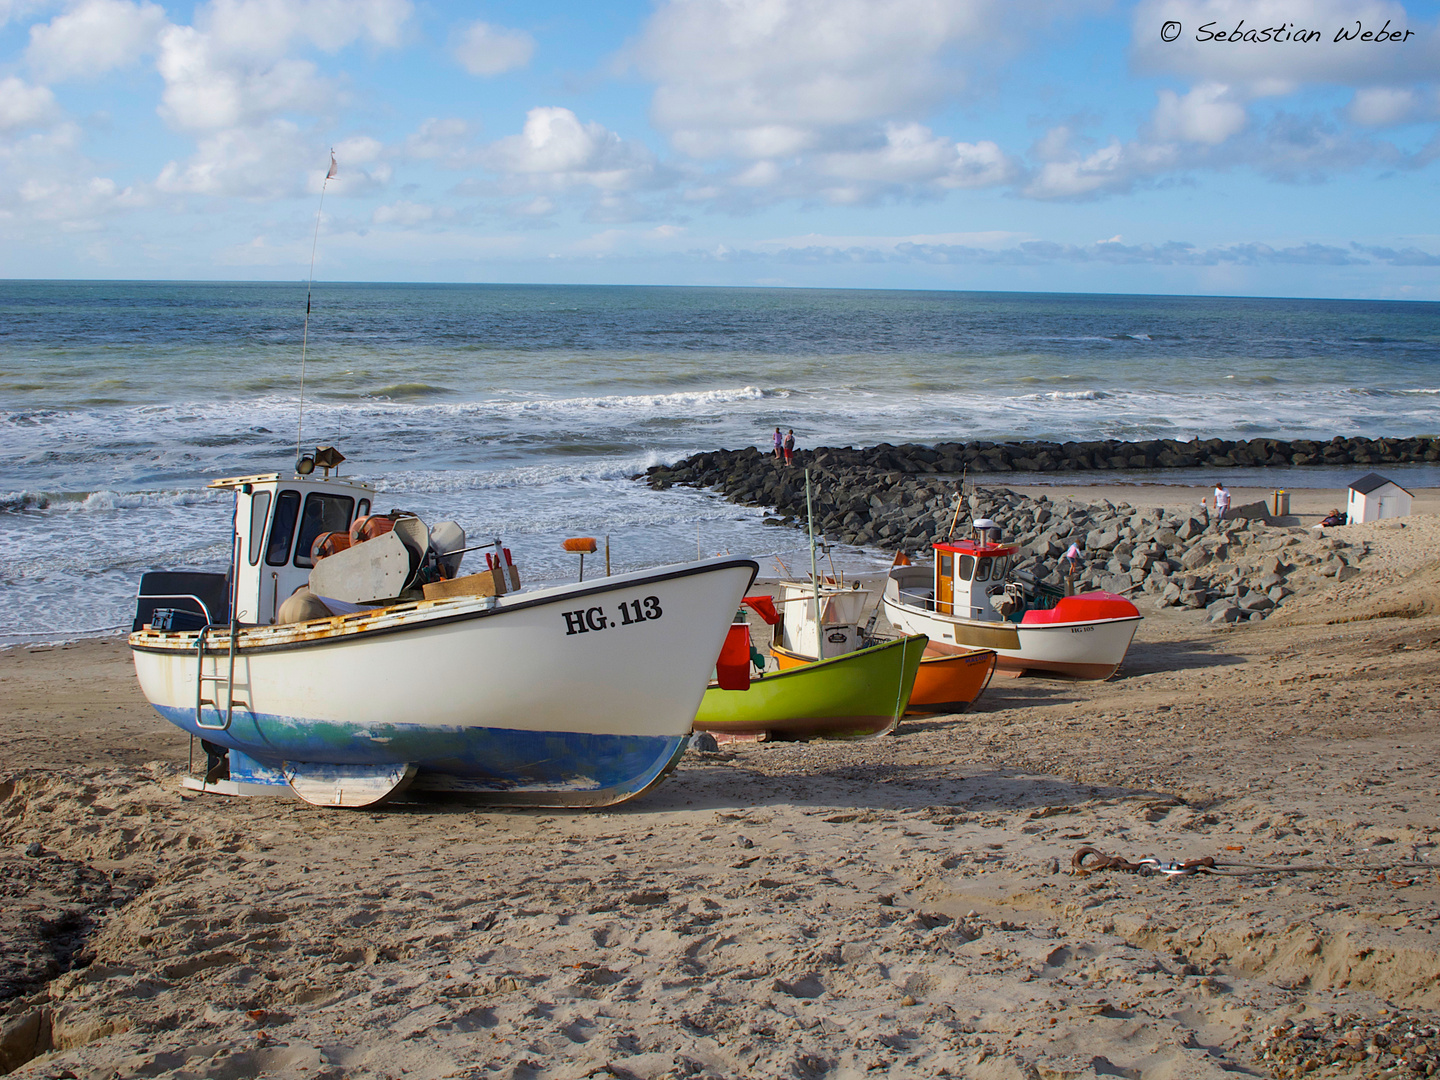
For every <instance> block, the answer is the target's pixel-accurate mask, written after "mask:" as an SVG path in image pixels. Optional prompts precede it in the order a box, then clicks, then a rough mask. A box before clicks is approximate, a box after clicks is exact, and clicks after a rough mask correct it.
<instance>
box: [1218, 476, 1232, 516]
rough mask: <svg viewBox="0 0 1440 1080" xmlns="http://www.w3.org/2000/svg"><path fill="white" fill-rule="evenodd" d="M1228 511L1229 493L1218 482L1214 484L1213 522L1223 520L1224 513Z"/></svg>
mask: <svg viewBox="0 0 1440 1080" xmlns="http://www.w3.org/2000/svg"><path fill="white" fill-rule="evenodd" d="M1229 509H1230V492H1229V490H1228V489H1227V488H1226V487H1225V485H1224V484H1223V483H1221V482H1219V481H1217V482H1216V484H1215V520H1216V522H1217V523H1218V522H1221V521H1224V520H1225V511H1226V510H1229Z"/></svg>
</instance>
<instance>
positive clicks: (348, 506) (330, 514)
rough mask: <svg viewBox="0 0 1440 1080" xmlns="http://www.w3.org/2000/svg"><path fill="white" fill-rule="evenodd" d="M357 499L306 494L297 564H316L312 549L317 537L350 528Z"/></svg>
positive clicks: (315, 493)
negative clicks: (311, 554) (312, 556)
mask: <svg viewBox="0 0 1440 1080" xmlns="http://www.w3.org/2000/svg"><path fill="white" fill-rule="evenodd" d="M354 511H355V500H354V499H352V498H351V497H350V496H349V495H328V494H326V493H325V492H323V491H312V492H310V494H309V495H307V496H305V513H304V515H303V516H302V518H301V520H300V539H299V541H298V542H297V543H296V545H295V565H296V566H314V565H315V560H314V559H312V558H311V557H310V549H311V548H312V547H313V546H314V544H315V539H316V537H318V536H320V535H321V534H322V533H327V532H344V531H345V530H346V529H349V528H350V516H351V514H353V513H354Z"/></svg>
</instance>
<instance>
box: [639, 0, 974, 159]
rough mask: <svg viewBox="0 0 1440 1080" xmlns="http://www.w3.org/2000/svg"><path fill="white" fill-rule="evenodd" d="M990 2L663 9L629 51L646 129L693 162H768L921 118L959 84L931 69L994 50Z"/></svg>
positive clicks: (957, 78)
mask: <svg viewBox="0 0 1440 1080" xmlns="http://www.w3.org/2000/svg"><path fill="white" fill-rule="evenodd" d="M998 10H999V8H998V5H997V4H996V3H993V2H992V0H891V2H889V3H879V2H877V0H668V2H665V3H662V4H661V6H660V7H659V8H658V10H657V11H656V12H655V15H654V16H653V17H652V19H651V21H650V23H649V24H648V25H647V27H646V29H645V32H644V34H643V36H642V38H641V40H640V42H639V44H638V46H637V47H636V49H635V54H634V55H635V60H636V63H637V64H638V66H639V67H640V69H641V70H642V71H643V72H644V73H645V74H647V75H649V76H650V77H652V78H653V79H655V81H656V83H657V86H656V90H655V98H654V104H653V107H652V113H653V116H654V119H655V122H656V123H657V124H658V125H659V126H660V127H661V128H662V129H663V130H665V131H667V132H669V133H670V134H671V136H672V138H674V139H675V141H676V145H677V146H680V147H681V148H682V149H684V150H685V151H686V152H687V153H690V154H692V155H694V156H697V157H708V156H725V155H730V154H737V155H740V156H745V157H752V158H755V157H769V156H775V155H777V154H783V153H794V152H796V151H798V150H800V149H804V148H806V147H808V146H809V145H812V143H813V140H814V135H813V132H815V131H816V130H824V129H827V128H833V127H836V126H846V125H853V124H857V123H863V122H866V121H875V120H883V119H888V118H892V117H896V116H897V115H905V114H909V113H913V112H915V111H916V110H922V109H924V108H925V107H927V106H929V105H930V104H933V103H934V102H936V101H938V100H939V99H940V98H942V97H943V96H944V95H945V94H947V93H949V92H952V91H954V90H955V89H957V88H958V87H959V86H960V85H961V84H962V83H963V75H962V73H961V72H960V71H958V69H955V68H953V67H947V66H945V65H944V64H942V63H941V62H940V59H941V55H942V54H943V53H944V52H945V51H946V50H947V49H948V48H950V47H952V46H953V45H955V44H956V43H957V42H958V41H960V40H962V39H963V40H970V41H978V40H989V41H990V42H992V43H993V42H994V41H995V37H996V35H998V34H999V32H1000V27H999V23H998V22H997V21H996V19H995V15H996V12H997V11H998Z"/></svg>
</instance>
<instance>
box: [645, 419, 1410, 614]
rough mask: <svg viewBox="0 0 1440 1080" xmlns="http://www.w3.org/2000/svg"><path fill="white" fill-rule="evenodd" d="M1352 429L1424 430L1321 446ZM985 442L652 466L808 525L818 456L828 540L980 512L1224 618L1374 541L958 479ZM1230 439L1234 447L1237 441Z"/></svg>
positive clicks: (1134, 586)
mask: <svg viewBox="0 0 1440 1080" xmlns="http://www.w3.org/2000/svg"><path fill="white" fill-rule="evenodd" d="M1211 441H1212V442H1221V440H1211ZM1257 441H1258V440H1257ZM1264 441H1266V442H1273V443H1275V444H1276V445H1277V446H1286V447H1294V446H1295V445H1296V443H1293V442H1292V443H1279V442H1278V441H1277V440H1264ZM1352 441H1354V442H1365V443H1366V444H1367V445H1382V444H1387V443H1388V444H1396V445H1398V444H1400V443H1409V442H1412V441H1415V442H1419V441H1421V440H1383V439H1381V440H1344V441H1343V442H1339V443H1326V444H1323V445H1324V446H1326V447H1329V446H1335V445H1347V444H1348V443H1350V442H1352ZM1423 441H1424V442H1425V443H1426V444H1427V446H1428V445H1432V444H1433V443H1434V440H1429V439H1426V440H1423ZM984 445H987V444H971V445H970V446H968V447H964V446H962V445H961V444H957V443H950V444H941V445H940V446H936V447H924V446H914V445H906V446H888V445H884V444H882V445H881V446H877V447H871V448H868V449H862V450H855V449H849V448H828V447H822V448H820V449H818V450H815V451H810V452H804V453H800V454H797V455H796V463H795V465H794V466H791V467H784V466H777V465H776V464H775V462H774V461H773V459H771V458H770V456H769V455H766V454H762V453H761V452H760V451H759V450H756V449H755V448H754V447H748V448H746V449H744V450H717V451H711V452H707V453H702V454H696V455H694V456H693V457H691V458H688V459H686V460H685V461H682V462H679V463H678V464H676V465H673V466H668V467H667V466H656V467H654V468H652V469H650V470H649V472H648V474H647V476H646V479H647V481H648V483H649V484H650V486H651V487H653V488H657V489H664V488H667V487H670V486H671V485H673V484H677V483H679V484H686V485H693V486H697V487H711V488H715V489H717V490H719V491H720V492H721V493H723V494H724V495H725V496H726V497H727V498H728V499H730V500H731V501H732V502H738V503H743V504H745V505H750V506H764V507H773V508H774V509H775V510H776V512H777V515H778V516H777V517H776V518H774V519H772V520H773V521H774V523H775V524H781V525H803V524H804V522H805V515H806V505H805V471H804V470H805V468H809V470H810V475H811V485H812V497H811V501H812V504H813V511H814V514H815V523H816V530H817V532H819V533H820V534H821V535H822V536H824V537H825V538H826V539H828V540H832V541H836V542H839V543H844V544H852V545H855V546H860V547H879V548H882V549H884V550H887V551H903V552H906V553H912V554H913V553H916V552H921V551H924V550H926V549H928V548H929V546H930V545H931V544H932V543H934V542H935V541H936V540H941V539H944V538H945V537H947V536H949V535H951V531H952V528H953V529H955V530H956V531H957V533H958V534H960V535H963V531H964V528H965V524H966V523H967V522H968V521H969V520H970V519H972V518H979V517H988V518H992V519H994V520H996V522H997V523H998V524H999V525H1000V526H1001V528H1002V530H1003V532H1004V536H1005V540H1006V542H1008V543H1014V544H1016V545H1018V546H1019V548H1020V553H1019V556H1018V558H1017V561H1016V565H1015V569H1017V570H1021V571H1026V572H1028V573H1031V574H1033V575H1034V576H1035V577H1036V578H1038V579H1040V580H1042V581H1045V582H1047V583H1049V584H1052V585H1060V584H1062V583H1063V582H1064V577H1063V574H1062V570H1061V558H1062V556H1064V555H1065V553H1066V552H1067V551H1068V550H1069V548H1070V547H1071V545H1074V546H1075V547H1077V548H1078V549H1079V551H1080V559H1079V560H1078V561H1077V563H1076V566H1075V572H1074V584H1075V587H1076V588H1077V589H1105V590H1108V591H1110V592H1115V593H1122V594H1126V595H1129V596H1131V597H1132V599H1134V600H1136V602H1137V603H1138V602H1140V601H1141V600H1142V599H1145V598H1148V599H1149V600H1150V602H1151V603H1152V605H1153V606H1155V607H1166V606H1182V607H1189V608H1198V609H1204V610H1206V611H1207V612H1208V613H1209V617H1210V619H1211V620H1212V621H1214V622H1217V623H1220V622H1225V623H1233V622H1238V621H1242V620H1249V621H1256V620H1260V619H1263V618H1265V617H1266V616H1267V615H1268V614H1269V613H1270V612H1272V611H1274V610H1275V609H1276V608H1277V607H1279V606H1280V605H1281V604H1283V603H1284V602H1285V600H1286V599H1287V598H1288V597H1290V596H1292V595H1295V594H1296V593H1297V592H1308V591H1311V590H1313V589H1314V588H1318V587H1320V586H1321V585H1323V584H1324V583H1325V582H1326V580H1327V579H1330V580H1334V581H1346V580H1349V579H1350V578H1352V577H1354V576H1355V575H1357V574H1359V573H1360V572H1361V568H1360V565H1359V564H1360V562H1361V560H1363V559H1364V557H1365V556H1366V555H1367V554H1368V548H1367V546H1366V545H1364V544H1352V543H1350V542H1349V541H1346V540H1344V539H1342V538H1340V537H1337V536H1334V535H1330V536H1321V535H1316V534H1315V533H1314V531H1313V530H1309V529H1305V528H1300V527H1297V526H1295V525H1294V524H1287V523H1286V522H1285V521H1284V520H1283V519H1273V518H1271V517H1269V516H1268V514H1267V507H1266V506H1265V505H1264V504H1263V503H1253V504H1250V505H1248V506H1239V507H1233V508H1232V509H1231V510H1230V511H1228V512H1227V514H1226V516H1225V518H1224V519H1223V520H1219V519H1212V517H1211V516H1210V515H1209V514H1206V513H1205V512H1204V511H1202V510H1199V508H1198V507H1197V510H1196V512H1195V513H1193V514H1192V513H1186V512H1177V511H1174V510H1162V509H1158V508H1144V507H1137V506H1134V505H1131V504H1130V503H1125V502H1121V503H1112V502H1109V501H1106V502H1102V503H1100V504H1098V505H1091V504H1080V503H1072V502H1070V501H1069V500H1066V499H1064V498H1063V497H1054V498H1052V497H1050V496H1047V495H1044V494H1041V495H1035V496H1031V495H1025V494H1020V493H1017V492H1015V491H1010V490H1007V489H1004V488H998V487H991V486H976V485H975V484H974V483H972V482H967V483H965V484H964V485H963V490H961V488H962V485H961V483H960V474H961V472H962V470H963V471H964V472H965V473H966V474H967V475H970V474H973V473H974V472H975V471H977V470H975V469H974V468H973V467H971V468H969V469H967V468H966V466H967V465H968V464H970V463H971V462H972V461H975V460H981V459H982V458H983V459H986V460H990V459H988V458H986V455H985V452H984V451H983V450H982V451H979V452H978V453H979V456H978V457H976V458H967V456H966V455H968V454H969V453H970V452H971V451H972V450H973V449H974V448H975V447H977V446H984ZM1010 445H1011V446H1019V445H1031V446H1033V445H1037V444H1010ZM1074 445H1077V446H1081V445H1091V444H1074ZM1113 445H1121V446H1142V445H1148V444H1113ZM1179 445H1182V446H1184V445H1190V444H1183V443H1182V444H1179ZM1230 445H1232V449H1231V450H1230V451H1227V452H1228V453H1230V454H1233V453H1234V450H1233V445H1234V444H1230ZM1244 445H1248V444H1244ZM1424 452H1425V453H1429V452H1431V451H1430V450H1428V449H1427V450H1426V451H1424ZM1114 456H1115V457H1120V456H1121V455H1120V454H1119V453H1117V454H1116V455H1114ZM1134 456H1137V457H1138V456H1139V454H1137V455H1134ZM1028 460H1032V461H1033V460H1035V459H1033V458H1032V459H1028ZM1326 460H1329V459H1326ZM1337 460H1338V459H1337ZM1422 460H1425V459H1422ZM1354 463H1357V464H1370V463H1371V462H1370V461H1368V460H1367V461H1363V462H1354ZM1137 467H1138V466H1137ZM957 500H958V502H957ZM957 521H958V523H959V524H958V525H957V524H956V522H957ZM1290 521H1291V522H1293V519H1290Z"/></svg>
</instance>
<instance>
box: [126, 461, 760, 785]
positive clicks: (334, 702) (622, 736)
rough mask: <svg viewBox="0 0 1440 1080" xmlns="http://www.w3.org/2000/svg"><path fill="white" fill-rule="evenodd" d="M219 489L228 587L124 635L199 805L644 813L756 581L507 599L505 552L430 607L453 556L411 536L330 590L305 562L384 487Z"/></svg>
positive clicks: (179, 579) (180, 603) (328, 481)
mask: <svg viewBox="0 0 1440 1080" xmlns="http://www.w3.org/2000/svg"><path fill="white" fill-rule="evenodd" d="M337 456H338V455H337ZM211 487H216V488H222V489H228V490H231V491H233V492H234V495H235V543H234V552H233V560H232V564H231V569H230V573H229V574H228V575H223V574H201V573H157V574H147V575H146V577H145V580H144V582H142V586H141V590H140V596H139V602H138V605H137V614H136V626H135V630H134V632H133V633H132V634H131V635H130V648H131V651H132V653H133V655H134V660H135V670H136V674H137V675H138V676H139V680H140V685H141V688H142V689H143V691H144V693H145V696H146V697H147V698H148V699H149V700H150V702H151V703H152V704H153V705H154V706H155V708H156V709H157V710H158V711H159V712H160V714H161V715H162V716H164V717H165V718H166V719H167V720H169V721H170V722H171V723H173V724H175V725H176V726H177V727H179V728H181V729H182V730H184V731H187V732H189V733H191V734H192V735H194V736H197V737H199V738H200V739H202V740H204V742H205V743H206V744H207V751H209V752H210V754H211V767H210V768H209V769H208V770H207V774H206V776H205V778H204V779H203V780H200V779H194V778H191V779H190V780H188V781H187V784H188V786H190V787H192V788H196V789H198V790H204V791H217V792H223V793H227V794H262V793H273V792H276V791H277V790H278V791H286V790H287V789H288V790H289V791H293V792H294V793H296V794H298V795H299V796H300V797H301V798H304V799H306V800H307V801H310V802H314V803H317V804H323V805H340V806H362V805H369V804H371V803H374V802H378V801H380V800H382V799H384V798H386V797H389V796H390V795H393V794H395V793H397V792H399V791H402V790H404V789H405V788H406V787H407V786H410V785H413V786H414V787H415V788H417V789H429V790H444V791H457V792H467V793H471V794H474V795H479V796H483V797H484V798H485V799H486V800H487V801H493V802H503V803H522V804H529V805H538V806H600V805H605V804H609V803H615V802H619V801H622V800H624V799H627V798H630V797H633V796H634V795H637V794H639V793H640V792H642V791H644V790H645V789H646V788H648V787H649V786H651V785H652V784H654V783H656V782H657V781H658V780H659V779H661V778H662V777H663V776H664V775H665V774H666V773H667V772H668V771H669V770H670V769H671V768H672V767H673V765H674V763H675V761H676V760H677V758H678V756H679V754H680V753H681V752H682V750H683V748H684V745H685V742H686V739H687V738H688V736H689V735H690V732H691V724H692V721H693V720H694V717H695V712H696V710H697V708H698V707H699V704H700V700H701V698H702V696H703V695H704V693H705V688H706V686H707V684H708V682H709V678H710V674H711V671H712V669H713V668H714V667H715V663H716V657H717V656H718V655H719V653H720V649H721V645H722V643H723V642H724V640H725V636H726V633H727V631H728V629H729V626H730V621H731V618H732V617H733V615H734V612H735V609H736V607H737V606H738V605H739V603H740V599H741V597H742V596H743V595H744V593H745V590H746V589H747V588H748V587H749V585H750V583H751V581H752V580H753V579H754V576H755V573H756V570H757V566H756V564H755V563H754V562H753V561H751V560H749V559H739V558H717V559H708V560H704V561H701V562H695V563H687V564H684V565H678V566H671V567H663V568H660V569H656V570H647V571H640V572H636V573H629V574H622V575H619V576H616V577H605V578H599V579H591V580H589V581H585V582H583V583H579V584H573V585H561V586H556V587H553V588H544V589H535V590H528V591H523V592H515V591H511V589H512V588H513V586H514V585H517V584H518V578H517V576H516V575H515V574H514V571H513V567H511V566H509V561H508V553H505V556H506V557H504V558H503V561H502V555H501V549H500V547H499V546H498V542H497V545H496V553H495V556H494V560H495V563H496V567H495V568H494V569H487V570H486V571H483V572H482V573H480V574H476V575H472V577H471V578H456V579H454V580H453V581H443V582H439V583H437V584H438V585H439V586H440V588H439V589H438V592H440V593H443V592H447V591H448V592H452V593H454V594H455V595H445V596H441V597H440V598H438V599H427V598H424V596H423V594H422V593H420V592H418V591H417V590H416V589H415V587H414V586H415V583H416V576H417V574H418V573H419V571H418V567H419V566H421V565H428V566H429V567H431V568H432V569H433V568H434V566H435V565H436V563H437V560H436V558H435V556H437V555H438V556H448V561H449V563H450V564H451V565H450V567H449V569H451V570H452V572H453V570H454V569H455V566H456V565H457V564H458V556H457V555H456V553H455V552H454V551H453V550H450V549H447V550H445V551H440V552H436V551H435V550H433V549H430V550H429V551H428V552H427V551H426V550H425V549H424V548H423V547H422V548H421V550H420V551H418V552H417V551H416V550H415V548H416V547H417V546H419V545H418V544H417V542H416V532H417V530H415V529H411V530H409V531H408V532H406V530H402V529H400V528H399V527H397V528H396V530H395V532H394V533H390V534H386V535H385V536H382V537H380V538H378V539H376V540H367V541H365V542H363V543H359V544H357V545H355V546H354V547H351V548H349V549H348V550H346V551H343V552H341V554H340V555H335V556H331V559H334V560H336V562H335V563H333V564H332V563H331V562H330V559H325V560H324V561H323V562H320V563H319V567H320V568H325V567H326V566H327V564H330V565H332V566H333V565H338V564H339V563H340V562H341V561H343V560H342V558H341V556H342V555H343V556H350V555H352V554H354V553H355V552H357V551H360V552H361V554H362V555H364V556H368V557H367V558H364V559H361V558H358V557H357V559H353V560H351V562H352V563H353V566H352V567H351V571H354V568H355V567H360V568H361V569H362V570H363V571H364V573H359V574H358V576H357V573H355V572H350V573H349V576H348V578H347V576H346V575H344V574H337V573H329V574H328V576H326V575H322V574H320V573H318V572H317V560H316V559H315V558H314V557H312V549H314V548H315V546H316V544H317V541H318V540H319V539H320V538H321V537H322V536H323V535H324V534H325V533H329V532H336V533H339V532H342V531H343V530H346V529H348V528H349V527H350V526H351V524H352V523H353V522H355V521H356V520H357V519H359V518H362V517H364V516H365V515H366V514H368V513H369V511H370V508H371V505H372V503H373V500H374V489H373V488H372V487H371V486H370V485H368V484H366V483H364V482H360V481H356V480H350V479H340V478H339V477H338V476H337V477H330V476H329V475H328V470H327V475H326V477H324V478H316V477H314V476H310V475H299V474H297V475H294V476H289V477H282V476H281V475H280V474H277V473H270V474H266V475H259V476H246V477H232V478H228V479H224V480H217V481H215V482H214V483H212V484H211ZM412 520H414V519H412ZM416 524H417V525H418V521H417V522H416ZM438 531H439V530H438V529H437V532H438ZM402 533H404V534H405V541H404V543H402V542H401V541H400V540H398V539H396V537H397V536H398V535H400V534H402ZM419 535H421V536H422V537H423V535H424V530H423V527H421V528H420V529H419ZM461 536H462V539H461V540H460V543H461V544H462V545H463V543H464V541H463V533H462V534H461ZM382 540H384V541H386V542H385V543H383V544H382V543H381V541H382ZM371 545H375V547H374V549H373V552H372V551H371V550H370V548H371ZM442 561H443V560H442ZM361 564H363V566H362V565H361ZM366 574H368V575H369V577H368V578H367V577H366ZM397 575H398V576H397ZM372 578H373V580H374V581H375V582H379V583H380V584H377V585H374V586H372V587H371V588H372V591H373V590H379V592H378V596H379V598H380V600H379V601H378V602H375V603H370V604H365V603H363V601H360V598H359V597H351V598H350V599H352V600H356V601H357V602H355V603H339V602H336V601H335V600H333V599H329V600H327V599H326V598H325V595H324V594H322V595H321V596H320V598H319V602H321V603H324V604H325V605H326V606H325V607H321V608H318V609H315V610H318V611H319V612H320V617H315V618H306V619H305V620H304V621H299V622H280V621H277V619H278V618H281V617H282V615H281V611H282V608H284V607H285V606H286V605H285V604H284V603H283V601H284V600H285V599H286V598H287V597H290V595H291V594H292V593H293V592H295V591H296V590H297V588H298V587H299V586H302V585H305V584H306V583H307V582H314V581H319V580H324V581H326V582H328V583H331V584H334V583H336V582H339V581H342V580H349V581H351V582H352V583H353V582H354V581H356V580H360V579H364V580H367V581H368V580H370V579H372ZM472 578H473V580H474V581H475V582H476V583H477V584H475V585H474V586H473V587H466V584H465V583H466V582H470V581H472ZM397 581H398V582H400V583H401V584H402V586H403V588H400V589H394V584H395V583H396V582H397ZM387 583H388V584H387ZM356 588H361V591H362V592H363V591H364V589H363V588H362V587H361V586H356ZM387 590H393V592H387ZM319 591H320V590H319V589H316V592H319ZM484 593H490V594H491V595H484ZM339 599H340V600H341V601H343V600H346V599H347V598H346V597H340V598H339ZM167 608H168V609H170V611H171V612H173V611H176V610H178V611H179V614H170V613H168V612H166V611H165V610H164V609H167ZM232 611H233V612H235V613H236V616H237V617H236V618H234V619H231V617H230V613H231V612H232ZM331 611H337V613H334V614H332V613H331ZM187 612H188V613H189V614H188V616H187ZM312 613H313V612H312ZM187 622H188V627H187ZM167 625H168V627H169V628H168V629H167V628H163V627H165V626H167ZM157 626H158V627H161V628H157Z"/></svg>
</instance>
